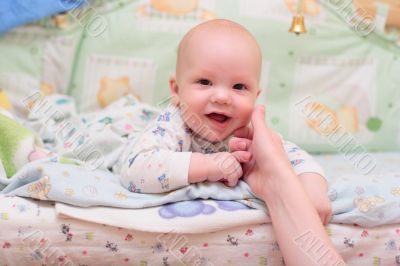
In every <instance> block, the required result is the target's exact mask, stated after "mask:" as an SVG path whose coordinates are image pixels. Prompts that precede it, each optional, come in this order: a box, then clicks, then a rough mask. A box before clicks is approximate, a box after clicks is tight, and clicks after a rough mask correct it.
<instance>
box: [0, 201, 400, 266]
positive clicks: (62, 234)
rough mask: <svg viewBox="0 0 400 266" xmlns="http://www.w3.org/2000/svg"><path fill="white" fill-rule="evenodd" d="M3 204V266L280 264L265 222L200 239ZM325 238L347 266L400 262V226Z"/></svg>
mask: <svg viewBox="0 0 400 266" xmlns="http://www.w3.org/2000/svg"><path fill="white" fill-rule="evenodd" d="M0 202H1V207H0V208H1V209H0V215H1V219H0V228H1V234H0V245H1V246H0V263H1V265H283V263H282V257H281V254H280V251H279V246H278V244H277V242H276V240H275V237H274V233H273V229H272V226H271V224H269V223H261V224H253V225H245V226H237V227H233V228H228V229H225V230H220V231H217V232H209V233H203V234H174V233H168V232H166V233H155V232H144V231H138V230H132V229H124V228H120V227H114V226H108V225H105V224H97V223H90V222H86V221H82V220H78V219H73V218H70V217H67V216H63V215H58V214H57V212H56V209H55V208H54V203H51V202H44V201H37V200H32V199H25V198H21V197H1V198H0ZM193 226H196V225H193ZM326 232H327V234H328V235H329V236H330V238H331V239H332V241H333V243H334V245H335V247H336V248H337V250H338V251H339V252H340V254H341V255H342V256H343V258H344V259H345V261H346V262H347V264H348V265H398V264H399V263H400V262H399V261H400V254H399V243H400V225H399V224H397V225H396V224H394V225H385V226H379V227H374V228H364V227H360V226H358V225H344V224H330V225H328V226H326Z"/></svg>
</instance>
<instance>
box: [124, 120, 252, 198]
mask: <svg viewBox="0 0 400 266" xmlns="http://www.w3.org/2000/svg"><path fill="white" fill-rule="evenodd" d="M171 116H172V115H171V113H170V114H168V115H167V113H164V114H162V115H160V117H163V118H164V119H165V120H167V121H159V120H157V121H156V122H155V123H154V124H152V125H151V126H149V127H148V128H147V129H146V130H145V131H144V132H143V133H142V135H141V136H139V137H138V139H137V140H135V141H134V142H133V143H132V144H131V147H128V148H127V149H128V151H129V154H128V155H126V156H124V159H123V163H122V167H121V183H122V185H123V186H125V187H127V188H128V189H129V190H130V191H132V192H140V193H163V192H167V191H171V190H174V189H177V188H180V187H184V186H187V185H189V184H190V183H198V182H203V181H206V180H207V181H212V182H215V181H219V180H226V183H227V184H228V185H229V186H234V185H236V183H237V180H238V179H239V178H240V177H241V175H242V168H241V166H240V162H242V161H243V160H244V159H248V158H249V155H250V154H249V153H248V152H244V151H241V152H235V153H228V152H220V153H215V154H201V153H192V152H188V150H190V146H191V138H190V135H188V133H187V132H186V131H185V130H183V129H182V128H181V125H180V124H179V123H176V124H174V120H172V119H169V118H170V117H171ZM167 118H168V119H167ZM245 153H247V154H245ZM241 160H242V161H241ZM243 162H244V161H243Z"/></svg>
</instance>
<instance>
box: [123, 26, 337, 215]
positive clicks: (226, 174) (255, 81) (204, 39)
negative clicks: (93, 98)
mask: <svg viewBox="0 0 400 266" xmlns="http://www.w3.org/2000/svg"><path fill="white" fill-rule="evenodd" d="M260 72H261V50H260V48H259V46H258V44H257V42H256V40H255V39H254V37H253V36H252V35H251V34H250V33H249V32H248V31H247V30H246V29H245V28H243V27H242V26H240V25H239V24H237V23H234V22H232V21H228V20H222V19H217V20H212V21H207V22H204V23H202V24H200V25H198V26H196V27H194V28H193V29H191V30H190V31H189V32H188V33H187V34H186V35H185V36H184V37H183V39H182V40H181V42H180V44H179V48H178V56H177V65H176V76H174V77H172V78H171V79H170V82H169V85H170V86H169V87H170V91H171V96H172V100H171V103H172V104H171V106H169V107H168V108H166V109H165V110H164V111H163V112H162V113H161V114H160V115H159V116H158V117H157V118H156V120H155V121H154V122H153V123H152V124H150V125H149V126H148V127H147V128H146V129H145V130H144V132H143V133H142V134H141V135H139V136H137V137H136V138H135V139H134V141H132V142H131V143H130V145H129V147H127V151H128V152H127V153H125V155H124V156H123V158H122V159H123V165H122V169H121V177H122V184H123V185H124V186H125V187H127V188H128V189H129V190H130V191H132V192H141V193H162V192H167V191H170V190H174V189H178V188H180V187H184V186H187V185H189V184H193V183H199V182H205V181H208V182H218V181H222V182H224V183H225V184H226V185H228V186H235V185H236V184H237V182H238V180H239V179H240V178H241V177H242V174H243V172H242V167H241V163H243V162H247V161H249V160H250V157H251V154H249V153H248V152H245V151H237V152H232V153H231V152H229V149H228V148H227V142H228V140H229V138H230V137H231V136H232V134H233V132H234V131H235V130H237V129H239V128H242V127H244V126H247V125H248V124H249V121H250V117H251V113H252V111H253V109H254V106H255V102H256V99H257V96H258V95H259V94H260V87H259V79H260ZM283 144H284V147H285V149H286V151H287V153H288V157H289V160H290V161H291V163H292V166H293V168H294V171H295V172H296V174H297V175H298V176H299V178H300V180H301V182H302V183H303V185H304V188H305V190H306V192H308V194H309V196H310V198H311V200H312V201H313V202H314V206H315V207H316V209H317V211H318V212H319V215H320V217H321V219H323V222H324V223H327V222H328V219H329V216H330V202H329V199H328V197H327V183H326V181H325V179H324V178H323V171H322V169H321V168H320V167H319V166H318V164H317V163H316V162H315V161H314V160H313V159H312V157H311V156H310V155H308V154H307V153H306V152H305V151H303V150H301V149H300V148H299V147H297V146H296V145H294V144H292V143H290V142H286V141H283ZM266 145H268V144H267V143H266Z"/></svg>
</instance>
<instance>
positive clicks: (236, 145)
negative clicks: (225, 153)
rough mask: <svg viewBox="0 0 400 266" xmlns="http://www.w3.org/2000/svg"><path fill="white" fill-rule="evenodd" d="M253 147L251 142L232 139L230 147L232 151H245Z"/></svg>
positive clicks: (243, 139) (242, 139)
mask: <svg viewBox="0 0 400 266" xmlns="http://www.w3.org/2000/svg"><path fill="white" fill-rule="evenodd" d="M250 145H251V140H249V139H245V138H236V137H232V138H231V139H230V140H229V143H228V146H229V150H231V151H245V150H247V149H248V148H249V147H250Z"/></svg>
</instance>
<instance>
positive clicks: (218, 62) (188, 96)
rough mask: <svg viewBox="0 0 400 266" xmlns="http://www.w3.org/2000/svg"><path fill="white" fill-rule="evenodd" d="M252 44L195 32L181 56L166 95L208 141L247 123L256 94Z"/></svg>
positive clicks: (257, 67)
mask: <svg viewBox="0 0 400 266" xmlns="http://www.w3.org/2000/svg"><path fill="white" fill-rule="evenodd" d="M252 42H254V40H250V39H249V38H248V37H245V38H244V37H243V36H242V37H241V36H238V35H232V36H231V35H229V34H202V33H200V34H196V35H195V36H193V37H192V39H191V40H190V43H189V44H188V47H187V49H185V50H184V52H183V54H182V56H181V60H182V62H180V67H179V68H180V69H178V73H177V79H176V80H174V79H172V80H171V84H170V85H171V91H172V94H173V96H175V97H176V98H177V99H178V101H179V106H180V108H181V112H182V114H183V119H184V121H185V123H186V124H187V125H188V126H189V127H190V128H191V129H192V130H193V131H194V132H196V133H197V134H198V135H200V136H201V137H203V138H206V139H208V140H209V141H221V140H225V139H226V138H227V137H229V136H230V135H231V134H232V133H233V131H235V130H236V129H238V128H240V127H243V126H246V125H248V123H249V121H250V117H251V113H252V111H253V108H254V104H255V101H256V99H257V96H258V94H259V91H260V90H259V75H260V60H261V59H260V53H259V50H257V49H256V48H257V46H254V44H253V43H252ZM174 86H175V89H174Z"/></svg>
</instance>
